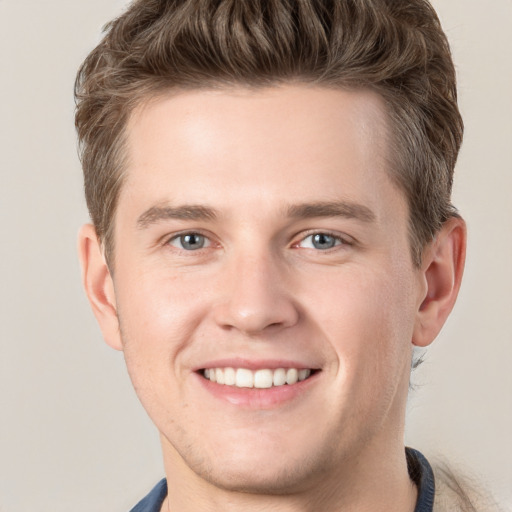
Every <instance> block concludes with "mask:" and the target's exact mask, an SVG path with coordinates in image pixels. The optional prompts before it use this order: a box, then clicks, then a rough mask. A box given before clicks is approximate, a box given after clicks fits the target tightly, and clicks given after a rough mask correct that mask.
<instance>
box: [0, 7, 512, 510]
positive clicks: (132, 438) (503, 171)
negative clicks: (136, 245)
mask: <svg viewBox="0 0 512 512" xmlns="http://www.w3.org/2000/svg"><path fill="white" fill-rule="evenodd" d="M124 3H125V2H123V1H121V0H82V1H80V2H78V1H76V0H0V145H1V147H0V220H1V239H0V240H1V242H0V243H1V246H0V247H1V251H0V272H1V285H0V301H1V302H0V333H1V338H0V511H2V512H6V511H8V512H26V511H27V512H28V511H29V510H30V511H32V510H38V511H39V510H41V511H51V512H64V511H68V510H73V511H74V512H85V511H91V510H94V511H97V512H107V511H108V512H112V511H120V512H122V511H126V510H128V509H129V508H130V506H131V505H133V504H134V503H135V502H136V501H137V499H138V498H140V497H141V496H142V495H143V494H144V493H145V492H146V491H147V490H148V489H149V488H150V487H151V486H152V485H153V484H154V483H155V482H156V481H157V479H159V478H160V477H161V476H163V469H162V463H161V460H160V448H159V442H158V437H157V433H156V431H155V430H154V428H153V427H152V425H151V423H150V421H149V420H148V419H147V418H146V416H145V413H144V412H143V410H142V408H141V407H140V405H139V404H138V402H137V400H136V398H135V396H134V393H133V391H132V389H131V385H130V383H129V381H128V378H127V376H126V373H125V370H124V362H123V359H122V354H120V353H117V352H115V351H113V350H111V349H109V348H108V347H107V346H106V345H105V344H104V343H103V341H102V339H101V335H100V332H99V329H98V328H97V326H96V324H95V321H94V319H93V316H92V313H91V312H90V311H89V306H88V304H87V302H86V299H85V296H84V294H83V292H82V291H81V286H80V278H79V268H78V263H77V260H76V251H75V245H76V234H77V230H78V227H79V226H80V224H81V223H83V222H84V221H86V220H87V214H86V210H85V207H84V201H83V199H82V190H81V187H82V184H81V174H80V168H79V164H78V160H77V157H76V149H75V147H76V145H75V135H74V129H73V100H72V86H73V80H74V75H75V72H76V69H77V67H78V65H79V64H80V62H81V61H82V59H83V58H84V57H85V55H86V54H87V52H88V51H89V50H90V49H91V48H92V47H93V45H94V44H95V42H96V41H97V40H98V39H99V33H100V29H101V27H102V25H103V24H104V22H106V21H107V20H109V19H110V18H111V17H113V16H114V15H116V14H118V13H119V12H120V10H121V9H122V7H123V5H124ZM435 6H436V7H437V8H438V11H439V13H440V16H441V18H442V21H443V23H444V27H445V29H446V31H447V33H448V36H449V39H450V41H451V43H452V47H453V51H454V55H455V60H456V62H457V64H458V71H459V83H460V100H461V107H462V111H463V114H464V116H465V122H466V139H465V143H464V148H463V151H462V154H461V157H460V160H459V164H458V168H457V172H458V176H457V181H456V186H455V202H456V204H457V205H458V206H459V208H460V210H461V211H462V213H463V215H464V216H465V217H466V219H467V220H468V223H469V235H470V238H469V253H468V261H467V267H466V276H465V282H464V285H463V288H462V291H461V296H460V299H459V302H458V305H457V306H456V309H455V311H454V313H453V316H452V317H451V318H450V320H449V322H448V324H447V326H446V328H445V329H444V331H443V333H442V334H441V336H440V338H439V339H438V340H437V342H436V343H435V344H434V346H433V347H432V348H431V349H430V350H429V352H428V354H427V362H426V363H425V364H424V366H423V367H422V369H420V370H419V371H418V372H417V373H416V375H415V377H414V380H415V382H416V383H418V384H419V388H418V389H417V390H416V391H415V392H414V394H413V396H412V397H411V399H410V403H409V415H408V434H407V442H408V443H409V444H410V445H412V446H414V447H416V448H419V449H421V450H423V451H424V452H425V453H426V454H428V455H434V454H440V455H442V456H444V457H445V458H446V459H448V460H450V461H452V462H453V463H455V464H456V465H460V466H461V467H464V468H469V470H470V471H471V472H472V473H474V474H476V475H478V476H480V478H481V479H482V481H483V482H485V483H486V485H488V486H489V488H490V489H492V490H493V491H494V492H495V493H496V495H497V496H498V497H500V498H501V500H502V502H503V503H506V504H507V506H508V507H509V509H510V510H512V462H511V461H512V441H511V437H512V372H511V370H510V361H511V360H512V330H511V320H512V199H511V197H510V196H511V191H512V149H511V148H512V94H511V93H512V32H511V31H510V26H511V24H512V0H492V1H491V2H483V1H482V0H438V1H436V2H435Z"/></svg>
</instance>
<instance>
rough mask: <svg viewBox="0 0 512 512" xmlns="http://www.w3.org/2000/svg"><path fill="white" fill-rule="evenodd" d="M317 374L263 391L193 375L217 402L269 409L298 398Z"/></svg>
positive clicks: (314, 379)
mask: <svg viewBox="0 0 512 512" xmlns="http://www.w3.org/2000/svg"><path fill="white" fill-rule="evenodd" d="M319 374H320V372H315V373H314V374H313V375H311V376H310V377H308V378H307V379H306V380H303V381H300V382H297V383H295V384H291V385H289V384H285V385H283V386H274V387H271V388H264V389H260V388H237V387H236V386H226V385H225V384H217V383H216V382H211V381H210V380H208V379H205V378H204V377H203V376H202V375H200V374H198V373H196V374H195V375H196V377H197V379H198V380H199V383H200V385H201V386H202V387H203V388H204V389H206V391H208V392H209V393H210V394H212V395H213V396H214V397H215V398H217V399H219V400H223V401H226V402H228V403H230V404H232V405H236V406H241V407H247V408H254V409H271V408H274V407H278V406H280V405H283V404H285V403H287V402H290V401H292V400H294V399H297V398H298V397H300V396H301V395H302V394H304V393H305V392H306V391H307V390H308V389H309V388H310V387H311V385H312V384H313V383H314V382H315V381H316V380H317V378H318V376H319Z"/></svg>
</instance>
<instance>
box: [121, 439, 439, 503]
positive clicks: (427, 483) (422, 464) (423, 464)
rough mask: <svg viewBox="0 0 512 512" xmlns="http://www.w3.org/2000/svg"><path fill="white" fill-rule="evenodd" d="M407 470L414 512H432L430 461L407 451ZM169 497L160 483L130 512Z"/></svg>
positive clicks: (161, 482) (432, 485)
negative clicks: (415, 491) (414, 499)
mask: <svg viewBox="0 0 512 512" xmlns="http://www.w3.org/2000/svg"><path fill="white" fill-rule="evenodd" d="M405 455H406V457H407V469H408V470H409V476H410V477H411V480H412V481H413V482H414V483H415V484H416V487H417V488H418V501H417V502H416V508H415V509H414V512H432V511H433V508H434V494H435V482H434V473H433V471H432V468H431V467H430V464H429V463H428V460H427V459H426V458H425V457H424V456H423V455H422V454H421V453H420V452H419V451H417V450H413V449H412V448H406V449H405ZM166 496H167V481H166V480H165V478H164V479H163V480H161V481H160V482H158V483H157V484H156V486H155V487H154V488H153V490H152V491H151V492H150V493H149V494H148V495H147V496H146V497H145V498H144V499H143V500H142V501H140V502H139V503H138V504H137V505H135V507H134V508H132V510H131V511H130V512H160V508H161V507H162V503H163V502H164V500H165V497H166Z"/></svg>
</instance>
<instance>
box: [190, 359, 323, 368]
mask: <svg viewBox="0 0 512 512" xmlns="http://www.w3.org/2000/svg"><path fill="white" fill-rule="evenodd" d="M207 368H247V369H248V370H262V369H269V370H276V369H277V368H285V369H286V368H297V370H302V369H304V370H306V369H311V370H318V369H319V366H318V365H315V364H313V365H312V364H311V363H304V362H300V361H292V360H289V359H245V358H240V357H237V358H225V359H215V360H211V361H207V362H205V363H202V364H201V365H199V366H197V367H195V368H194V371H200V370H204V369H207Z"/></svg>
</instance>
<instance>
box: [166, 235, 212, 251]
mask: <svg viewBox="0 0 512 512" xmlns="http://www.w3.org/2000/svg"><path fill="white" fill-rule="evenodd" d="M169 245H172V246H173V247H177V248H178V249H184V250H185V251H197V250H199V249H203V248H204V247H208V246H209V245H210V241H209V240H208V238H206V237H205V236H204V235H201V234H200V233H185V234H183V235H178V236H175V237H174V238H172V239H171V240H169Z"/></svg>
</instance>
